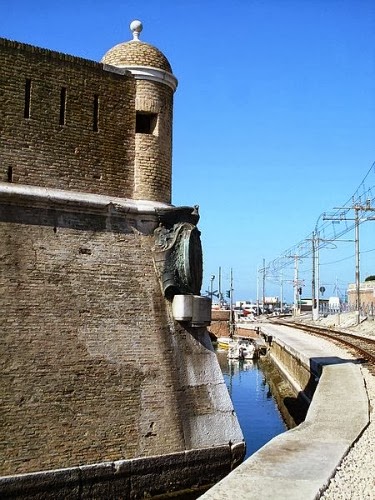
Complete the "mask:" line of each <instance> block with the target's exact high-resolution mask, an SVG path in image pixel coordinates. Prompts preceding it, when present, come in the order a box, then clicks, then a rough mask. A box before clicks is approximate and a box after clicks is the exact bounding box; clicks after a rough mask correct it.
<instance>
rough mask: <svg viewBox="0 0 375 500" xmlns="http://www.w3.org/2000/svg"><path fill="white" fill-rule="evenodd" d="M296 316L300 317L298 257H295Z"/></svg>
mask: <svg viewBox="0 0 375 500" xmlns="http://www.w3.org/2000/svg"><path fill="white" fill-rule="evenodd" d="M293 310H294V316H298V314H299V307H298V255H295V256H294V308H293Z"/></svg>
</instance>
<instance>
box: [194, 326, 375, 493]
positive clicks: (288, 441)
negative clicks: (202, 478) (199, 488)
mask: <svg viewBox="0 0 375 500" xmlns="http://www.w3.org/2000/svg"><path fill="white" fill-rule="evenodd" d="M261 330H262V332H263V333H266V334H267V335H272V336H273V338H274V341H275V342H278V343H279V344H281V345H284V346H285V347H286V348H287V349H288V350H290V351H291V352H293V354H294V355H295V356H296V357H297V358H298V359H299V360H300V361H301V363H304V364H305V365H306V366H311V365H312V368H313V370H314V371H315V370H317V372H320V371H321V373H322V374H321V377H320V379H319V383H318V387H317V389H316V391H315V394H314V397H313V400H312V403H311V405H310V408H309V411H308V414H307V416H306V420H305V422H303V423H302V424H300V425H299V426H298V427H296V428H294V429H292V430H290V431H287V432H285V433H283V434H281V435H279V436H276V437H275V438H274V439H272V440H271V441H270V442H269V443H267V444H266V445H265V446H263V448H261V449H260V450H259V451H258V452H257V453H255V454H254V455H252V456H251V457H249V458H248V459H247V460H246V461H245V462H244V463H243V464H241V465H240V466H239V467H238V468H237V469H235V470H234V471H233V472H231V473H230V474H229V475H228V476H227V477H225V478H224V479H223V480H222V481H220V482H219V483H217V484H216V485H215V486H214V487H213V488H211V489H210V490H208V491H207V492H206V493H205V494H204V495H202V496H201V497H200V498H202V499H205V500H207V499H217V500H223V499H236V500H237V499H256V500H262V499H267V500H268V499H276V500H283V499H285V500H286V499H288V500H293V499H296V500H297V499H298V500H309V499H315V498H319V496H320V493H321V491H323V490H324V489H325V487H326V486H327V484H328V482H329V480H330V478H331V477H332V476H333V474H334V473H335V470H336V468H337V467H338V465H339V464H340V462H341V460H342V459H343V457H344V456H345V455H346V453H347V452H348V450H349V449H350V448H351V446H352V445H353V443H354V442H355V441H356V439H357V438H358V437H359V436H360V434H361V433H362V431H363V430H364V429H365V428H366V426H367V425H368V423H369V403H368V397H367V393H366V388H365V385H364V380H363V376H362V372H361V368H360V365H359V364H356V363H355V359H354V358H352V357H350V355H348V354H347V353H346V352H345V351H343V350H342V349H339V348H338V347H337V346H335V345H333V344H331V343H330V342H327V341H325V340H321V339H319V338H317V337H313V336H311V335H308V334H307V333H305V332H302V331H298V332H296V330H294V329H292V328H290V327H287V326H276V325H268V324H264V325H262V328H261Z"/></svg>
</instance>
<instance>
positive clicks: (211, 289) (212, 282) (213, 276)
mask: <svg viewBox="0 0 375 500" xmlns="http://www.w3.org/2000/svg"><path fill="white" fill-rule="evenodd" d="M214 280H215V275H214V274H211V288H210V296H211V301H212V300H213V297H214Z"/></svg>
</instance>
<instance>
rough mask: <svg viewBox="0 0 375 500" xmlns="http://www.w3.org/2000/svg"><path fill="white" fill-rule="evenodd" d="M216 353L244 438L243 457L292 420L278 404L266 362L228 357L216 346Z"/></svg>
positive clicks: (275, 434) (278, 400) (253, 451)
mask: <svg viewBox="0 0 375 500" xmlns="http://www.w3.org/2000/svg"><path fill="white" fill-rule="evenodd" d="M216 355H217V358H218V361H219V364H220V368H221V371H222V373H223V376H224V380H225V383H226V386H227V388H228V392H229V394H230V396H231V399H232V402H233V406H234V410H235V412H236V414H237V418H238V421H239V423H240V426H241V429H242V433H243V435H244V438H245V442H246V455H245V459H246V458H248V457H249V456H250V455H252V454H253V453H255V452H256V451H257V450H259V449H260V448H261V447H262V446H263V445H264V444H266V443H267V442H268V441H270V440H271V439H272V438H273V437H275V436H277V435H278V434H280V433H282V432H284V431H286V430H287V429H288V428H291V427H293V426H294V425H295V422H294V421H293V420H292V419H290V418H286V414H285V408H279V406H280V404H281V403H282V401H283V398H282V397H281V398H280V394H279V393H278V394H273V392H275V391H276V392H278V391H277V389H276V387H275V384H274V383H272V380H271V379H272V377H273V375H274V374H273V373H272V372H270V368H269V365H268V364H267V363H263V362H262V360H261V359H260V360H249V361H237V360H229V359H228V358H227V351H225V350H219V349H218V350H217V351H216ZM271 387H272V390H271ZM282 410H284V411H283V414H284V417H283V414H282Z"/></svg>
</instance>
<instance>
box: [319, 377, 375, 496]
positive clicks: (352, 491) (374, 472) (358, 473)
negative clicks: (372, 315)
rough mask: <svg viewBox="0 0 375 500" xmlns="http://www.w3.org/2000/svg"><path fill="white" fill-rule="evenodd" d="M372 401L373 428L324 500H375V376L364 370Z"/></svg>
mask: <svg viewBox="0 0 375 500" xmlns="http://www.w3.org/2000/svg"><path fill="white" fill-rule="evenodd" d="M362 371H363V375H364V380H365V383H366V387H367V392H368V396H369V401H370V420H371V421H370V425H369V426H368V427H367V428H366V429H365V431H364V432H363V434H362V435H361V437H360V438H359V439H358V441H357V442H356V443H355V444H354V445H353V447H352V448H351V450H350V451H349V453H348V454H347V455H346V457H345V458H344V459H343V461H342V463H341V465H340V466H339V467H338V468H337V471H336V474H335V475H334V476H333V478H332V479H331V481H330V483H329V485H328V488H327V489H326V490H325V491H324V492H323V494H322V495H321V497H320V498H322V499H324V500H374V499H375V377H374V376H373V375H371V373H370V372H369V371H368V370H367V368H365V367H363V368H362Z"/></svg>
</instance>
